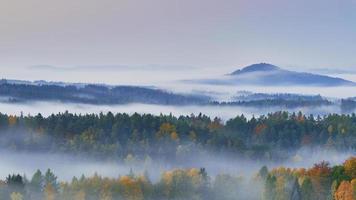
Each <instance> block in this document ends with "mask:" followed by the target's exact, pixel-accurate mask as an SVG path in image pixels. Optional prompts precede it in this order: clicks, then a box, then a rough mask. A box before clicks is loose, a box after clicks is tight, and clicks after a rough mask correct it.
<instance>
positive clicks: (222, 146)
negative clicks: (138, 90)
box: [0, 112, 356, 161]
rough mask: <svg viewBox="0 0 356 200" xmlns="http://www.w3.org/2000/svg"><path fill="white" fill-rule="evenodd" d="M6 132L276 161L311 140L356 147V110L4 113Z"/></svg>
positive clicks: (0, 122)
mask: <svg viewBox="0 0 356 200" xmlns="http://www.w3.org/2000/svg"><path fill="white" fill-rule="evenodd" d="M0 136H1V137H0V146H1V148H2V149H9V150H15V151H30V152H36V151H38V152H43V151H45V152H61V153H70V154H78V155H80V154H83V153H84V154H86V155H89V156H92V157H96V158H100V159H106V158H107V159H111V158H117V159H121V160H123V159H125V158H127V157H134V158H135V159H137V160H144V159H145V158H146V157H147V156H148V157H151V158H157V157H158V158H160V159H163V160H169V161H176V160H179V159H183V160H184V159H186V158H188V157H191V156H197V155H199V153H200V152H204V151H211V152H214V153H216V154H222V155H233V156H238V157H240V158H249V159H260V160H261V159H262V160H273V161H276V160H281V159H285V158H287V157H289V156H290V154H293V153H294V152H295V151H297V150H298V149H301V148H305V147H310V148H317V147H318V148H324V149H330V150H335V151H352V152H354V151H355V148H356V115H355V114H352V115H338V114H332V115H331V114H330V115H326V116H322V117H321V116H313V115H309V116H305V115H303V114H302V113H301V112H299V113H288V112H275V113H271V114H268V115H266V116H259V117H252V118H250V119H247V118H246V117H245V116H243V115H241V116H237V117H235V118H233V119H230V120H227V121H226V122H225V121H224V122H223V121H221V120H220V119H219V118H213V119H212V118H210V117H208V116H205V115H202V114H199V115H197V116H195V115H191V116H179V117H175V116H173V115H158V116H156V115H151V114H137V113H135V114H132V115H128V114H124V113H117V114H113V113H111V112H108V113H105V114H104V113H101V114H85V115H77V114H72V113H69V112H65V113H58V114H52V115H50V116H48V117H43V116H42V115H41V114H38V115H36V116H31V115H28V116H24V115H20V116H14V115H7V114H0Z"/></svg>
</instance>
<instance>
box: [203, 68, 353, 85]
mask: <svg viewBox="0 0 356 200" xmlns="http://www.w3.org/2000/svg"><path fill="white" fill-rule="evenodd" d="M199 82H200V83H207V84H226V85H260V86H288V85H296V86H356V83H355V82H352V81H348V80H345V79H342V78H336V77H331V76H325V75H319V74H313V73H306V72H295V71H290V70H285V69H282V68H280V67H277V66H275V65H272V64H268V63H259V64H253V65H249V66H247V67H244V68H242V69H239V70H236V71H234V72H232V73H230V74H227V75H226V76H224V77H222V78H218V79H205V80H200V81H199Z"/></svg>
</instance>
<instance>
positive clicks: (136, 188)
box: [0, 157, 356, 200]
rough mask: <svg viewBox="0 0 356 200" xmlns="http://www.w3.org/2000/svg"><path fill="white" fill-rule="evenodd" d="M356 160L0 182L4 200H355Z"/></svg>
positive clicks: (47, 176) (37, 177)
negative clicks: (233, 171) (154, 177)
mask: <svg viewBox="0 0 356 200" xmlns="http://www.w3.org/2000/svg"><path fill="white" fill-rule="evenodd" d="M355 198H356V157H351V158H349V159H348V160H346V161H345V162H344V163H343V164H341V165H336V166H330V165H329V164H328V163H327V162H324V161H323V162H321V163H318V164H315V165H314V166H313V167H311V168H308V169H305V168H297V169H290V168H284V167H279V168H275V169H272V170H270V171H269V170H268V168H267V167H262V168H261V169H260V171H259V172H258V173H256V175H255V176H254V177H253V178H251V180H246V179H245V178H244V177H239V176H235V175H230V174H218V175H216V176H215V177H210V176H209V175H208V173H207V171H206V170H205V169H204V168H201V169H196V168H190V169H175V170H171V171H165V172H163V173H162V175H161V177H160V179H159V180H158V181H156V182H152V181H150V178H149V175H148V173H144V174H141V175H137V174H135V173H133V172H132V171H131V172H130V173H129V174H128V175H124V176H119V177H117V178H108V177H102V176H100V175H98V174H95V175H93V176H91V177H85V176H84V175H83V176H81V177H80V178H77V177H73V179H72V180H71V181H62V182H60V181H58V180H57V177H56V176H55V175H54V173H53V172H52V171H51V170H47V171H46V172H45V173H44V174H43V173H42V172H41V171H40V170H37V172H36V173H35V174H34V175H33V176H32V178H30V179H27V178H26V176H21V175H9V176H8V177H7V178H6V180H5V181H0V199H11V200H169V199H172V200H183V199H184V200H245V199H249V200H354V199H355Z"/></svg>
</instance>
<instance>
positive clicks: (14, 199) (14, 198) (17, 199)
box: [10, 192, 23, 200]
mask: <svg viewBox="0 0 356 200" xmlns="http://www.w3.org/2000/svg"><path fill="white" fill-rule="evenodd" d="M10 198H11V200H23V196H22V194H21V193H19V192H13V193H11V195H10Z"/></svg>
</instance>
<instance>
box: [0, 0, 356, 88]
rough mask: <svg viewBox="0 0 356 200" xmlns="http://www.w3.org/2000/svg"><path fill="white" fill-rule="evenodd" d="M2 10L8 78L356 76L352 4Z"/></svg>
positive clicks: (257, 1) (302, 1)
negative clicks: (253, 67) (271, 68)
mask: <svg viewBox="0 0 356 200" xmlns="http://www.w3.org/2000/svg"><path fill="white" fill-rule="evenodd" d="M0 1H1V6H0V33H1V37H0V69H1V74H2V75H1V76H2V77H3V78H16V79H28V80H37V79H46V80H48V79H50V80H63V81H71V82H73V81H74V82H82V81H86V82H87V81H93V82H105V81H106V80H110V81H109V82H115V81H116V82H118V81H117V79H121V78H127V79H132V78H134V77H133V76H136V77H140V76H141V77H143V76H145V75H142V74H143V73H142V71H150V72H152V71H154V72H157V74H159V73H160V72H161V71H168V72H170V73H171V74H178V75H177V76H178V77H180V76H184V75H187V76H188V78H189V76H190V75H192V74H194V73H195V74H203V73H207V74H208V72H209V73H215V72H217V73H221V74H224V73H227V72H229V71H233V70H235V69H236V68H241V67H243V66H246V65H248V64H252V63H259V62H268V63H272V64H276V65H279V66H282V67H285V68H289V69H296V70H301V69H302V70H312V69H313V70H314V69H321V68H323V69H324V70H331V71H335V70H340V69H342V70H343V71H346V73H347V72H348V70H350V71H353V72H354V70H355V69H356V56H355V54H354V53H355V52H356V45H355V44H356V26H355V24H356V12H355V10H356V0H313V1H310V0H298V1H294V0H293V1H292V0H269V1H262V0H150V1H148V0H100V1H99V0H75V1H73V0H61V1H45V0H26V1H23V0H0ZM88 71H89V72H92V73H88ZM127 71H130V73H128V72H127ZM99 72H100V73H99ZM153 79H154V78H152V80H153Z"/></svg>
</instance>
